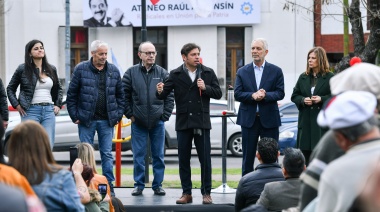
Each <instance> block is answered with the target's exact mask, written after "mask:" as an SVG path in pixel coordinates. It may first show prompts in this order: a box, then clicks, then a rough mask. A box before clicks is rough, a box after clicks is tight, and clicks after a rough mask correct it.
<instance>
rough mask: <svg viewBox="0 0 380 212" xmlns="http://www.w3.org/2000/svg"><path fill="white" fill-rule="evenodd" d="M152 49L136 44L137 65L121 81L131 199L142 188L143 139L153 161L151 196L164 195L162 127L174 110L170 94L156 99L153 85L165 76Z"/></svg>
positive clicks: (143, 178) (163, 135)
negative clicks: (128, 136)
mask: <svg viewBox="0 0 380 212" xmlns="http://www.w3.org/2000/svg"><path fill="white" fill-rule="evenodd" d="M156 55H157V52H156V47H155V46H154V45H153V44H152V43H151V42H149V41H147V42H143V43H141V44H140V46H139V49H138V56H139V57H140V59H141V63H139V64H136V65H134V66H132V67H130V68H129V69H128V70H127V71H126V72H125V74H124V77H123V80H122V81H123V88H124V93H125V97H126V99H125V100H126V101H125V116H126V117H127V118H129V119H131V121H132V127H131V129H132V149H133V166H134V168H133V179H134V180H135V185H134V186H135V188H134V190H133V191H132V195H133V196H139V195H141V194H142V191H143V190H144V188H145V182H144V181H145V169H146V168H149V167H145V156H146V153H147V139H148V137H149V139H150V143H151V148H150V149H151V153H152V159H153V175H154V179H153V182H152V189H153V191H154V194H155V195H165V194H166V193H165V191H164V189H162V181H163V180H164V173H165V163H164V148H165V125H164V122H165V121H167V120H169V117H170V115H171V112H172V110H173V107H174V98H173V93H171V94H169V96H168V97H167V98H166V99H165V100H159V99H157V97H156V85H157V83H159V82H164V81H166V80H167V78H168V76H169V74H168V72H167V71H166V70H165V69H163V68H162V67H160V66H159V65H157V64H155V60H156Z"/></svg>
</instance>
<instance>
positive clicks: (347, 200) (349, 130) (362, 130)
mask: <svg viewBox="0 0 380 212" xmlns="http://www.w3.org/2000/svg"><path fill="white" fill-rule="evenodd" d="M376 105H377V100H376V97H375V96H374V95H373V94H372V93H369V92H366V91H346V92H343V93H342V94H339V95H337V96H335V97H332V98H331V99H330V100H329V101H328V102H327V103H326V105H325V108H324V109H323V110H321V112H320V113H319V115H318V118H317V122H318V124H319V125H320V126H321V127H329V128H330V129H331V130H333V132H334V137H335V140H336V142H337V144H338V146H339V147H340V148H342V149H343V150H344V151H345V152H346V153H345V154H344V155H343V156H341V157H340V158H338V159H336V160H334V161H333V162H331V163H330V164H329V165H328V166H327V167H326V169H325V171H324V172H323V173H322V176H321V180H320V184H319V188H318V189H319V193H318V197H317V198H318V200H317V205H316V211H348V209H349V208H350V206H351V205H352V203H353V202H354V200H355V198H356V197H357V196H358V195H359V194H360V190H359V189H358V188H360V185H361V184H362V183H363V181H365V180H366V179H367V176H369V174H370V172H371V168H372V167H371V166H369V165H368V164H370V163H371V162H372V160H374V159H378V158H379V157H380V130H379V128H378V127H377V117H376V116H375V110H376Z"/></svg>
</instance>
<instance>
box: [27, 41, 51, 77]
mask: <svg viewBox="0 0 380 212" xmlns="http://www.w3.org/2000/svg"><path fill="white" fill-rule="evenodd" d="M37 43H40V44H41V45H42V46H44V43H42V41H40V40H31V41H29V42H28V43H27V44H26V45H25V74H26V76H27V77H28V79H29V80H30V81H31V82H32V80H33V74H34V75H35V76H36V77H37V79H38V80H39V81H40V82H41V83H43V81H42V79H41V78H40V75H39V73H38V72H35V69H36V65H35V64H34V62H33V58H32V57H31V56H30V52H31V50H32V48H33V46H34V45H36V44H37ZM41 68H42V71H44V72H45V74H46V75H47V76H48V77H50V78H51V79H52V80H53V82H57V81H58V76H57V74H56V73H55V72H54V71H53V67H52V66H51V65H50V64H49V62H48V60H47V57H46V51H45V56H44V57H43V58H42V67H41Z"/></svg>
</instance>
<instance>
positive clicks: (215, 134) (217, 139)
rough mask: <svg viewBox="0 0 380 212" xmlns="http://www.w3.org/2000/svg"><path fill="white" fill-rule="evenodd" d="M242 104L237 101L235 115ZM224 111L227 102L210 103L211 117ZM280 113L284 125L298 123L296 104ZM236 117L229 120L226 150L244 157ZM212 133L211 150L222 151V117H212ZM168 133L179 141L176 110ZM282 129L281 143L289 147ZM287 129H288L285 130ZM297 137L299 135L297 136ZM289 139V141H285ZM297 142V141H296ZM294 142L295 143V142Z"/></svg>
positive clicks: (286, 107)
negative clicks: (176, 130)
mask: <svg viewBox="0 0 380 212" xmlns="http://www.w3.org/2000/svg"><path fill="white" fill-rule="evenodd" d="M239 105H240V102H237V101H235V114H237V112H238V110H239ZM224 110H227V101H226V100H214V99H211V101H210V115H221V114H222V112H223V111H224ZM279 112H280V116H281V122H282V125H286V124H290V123H294V122H297V121H298V109H297V107H296V106H295V104H294V103H292V102H291V103H286V104H283V105H282V106H280V107H279ZM236 119H237V118H236V117H228V118H227V138H226V148H227V150H229V151H230V152H231V153H232V155H234V156H238V157H242V156H243V152H242V138H241V127H240V126H239V125H237V124H236ZM211 126H212V129H211V131H210V139H211V140H210V143H211V149H221V148H222V119H221V118H220V117H211ZM165 127H166V131H167V133H168V137H169V139H170V140H177V134H176V132H175V109H174V110H173V114H172V116H171V117H170V119H169V121H167V122H166V123H165ZM281 129H282V128H281V127H280V134H281V133H282V134H281V135H280V139H279V143H280V142H282V143H283V145H287V144H289V143H292V142H290V141H289V140H288V139H290V138H288V137H286V135H288V134H289V133H288V132H284V131H281ZM284 129H286V128H284ZM296 136H297V135H296ZM284 139H287V140H284ZM295 141H296V140H295ZM295 141H294V142H295Z"/></svg>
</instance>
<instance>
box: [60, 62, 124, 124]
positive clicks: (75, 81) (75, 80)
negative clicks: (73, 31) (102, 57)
mask: <svg viewBox="0 0 380 212" xmlns="http://www.w3.org/2000/svg"><path fill="white" fill-rule="evenodd" d="M104 71H106V76H107V79H106V102H107V115H108V121H109V125H110V126H111V127H112V126H114V125H115V124H117V123H118V122H119V121H120V119H121V118H122V117H123V113H124V93H123V87H122V83H121V76H120V72H119V69H117V68H116V66H115V65H113V64H111V63H108V62H106V64H105V70H104ZM98 81H99V73H98V69H96V68H95V66H94V65H92V58H91V59H90V60H88V61H84V62H81V63H79V64H78V65H77V66H75V68H74V72H73V76H72V79H71V82H70V86H69V90H68V92H67V100H66V102H67V110H68V112H69V115H70V118H71V120H72V121H73V122H76V121H77V120H79V121H80V124H83V125H85V126H89V125H90V123H91V122H92V121H93V117H94V114H95V109H96V101H97V100H98V86H97V83H98Z"/></svg>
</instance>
